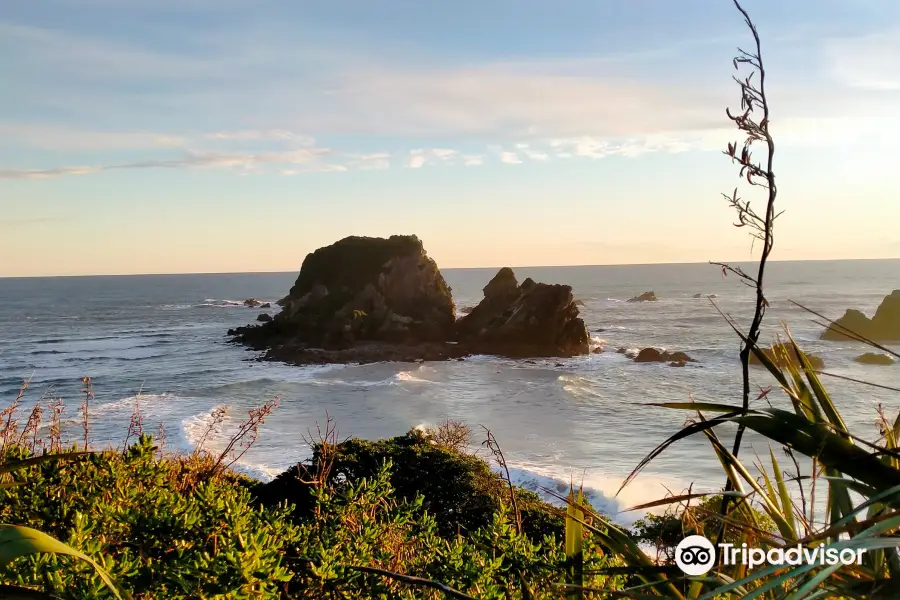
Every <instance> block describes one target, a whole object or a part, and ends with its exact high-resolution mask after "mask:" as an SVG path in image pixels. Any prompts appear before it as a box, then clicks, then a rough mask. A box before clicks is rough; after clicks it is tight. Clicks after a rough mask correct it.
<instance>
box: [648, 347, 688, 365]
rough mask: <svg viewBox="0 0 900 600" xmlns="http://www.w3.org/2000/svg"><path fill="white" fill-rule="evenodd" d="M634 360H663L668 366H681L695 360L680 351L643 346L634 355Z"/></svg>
mask: <svg viewBox="0 0 900 600" xmlns="http://www.w3.org/2000/svg"><path fill="white" fill-rule="evenodd" d="M634 362H639V363H646V362H664V363H669V365H670V366H677V367H683V366H685V364H686V363H689V362H697V361H696V360H694V359H693V358H691V357H690V356H688V355H687V354H685V353H684V352H680V351H676V352H668V351H665V350H659V349H658V348H644V349H643V350H641V351H640V352H638V353H637V355H635V357H634ZM676 363H680V364H676Z"/></svg>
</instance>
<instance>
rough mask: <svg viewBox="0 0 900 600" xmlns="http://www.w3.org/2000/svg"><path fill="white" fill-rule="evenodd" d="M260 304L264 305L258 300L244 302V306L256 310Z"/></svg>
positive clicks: (252, 299)
mask: <svg viewBox="0 0 900 600" xmlns="http://www.w3.org/2000/svg"><path fill="white" fill-rule="evenodd" d="M260 304H262V303H261V302H260V301H259V300H257V299H256V298H247V299H246V300H244V306H247V307H249V308H256V307H258V306H259V305H260Z"/></svg>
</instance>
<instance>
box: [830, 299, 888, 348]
mask: <svg viewBox="0 0 900 600" xmlns="http://www.w3.org/2000/svg"><path fill="white" fill-rule="evenodd" d="M835 323H836V324H837V325H838V326H839V327H835V326H830V327H828V329H826V330H825V331H824V332H823V333H822V339H823V340H848V339H852V338H851V337H850V336H848V335H846V334H845V333H844V331H843V329H842V328H846V329H849V330H850V331H851V332H853V333H855V334H857V335H860V336H862V337H864V338H867V339H869V340H872V341H875V342H895V341H900V290H894V291H893V292H892V293H891V294H890V295H888V296H885V297H884V300H882V301H881V304H880V305H879V306H878V309H877V310H876V311H875V315H874V316H873V317H872V318H871V319H870V318H868V317H867V316H866V315H864V314H863V313H862V312H860V311H858V310H854V309H848V310H847V312H846V313H844V316H843V317H841V318H840V319H838V320H837V321H835Z"/></svg>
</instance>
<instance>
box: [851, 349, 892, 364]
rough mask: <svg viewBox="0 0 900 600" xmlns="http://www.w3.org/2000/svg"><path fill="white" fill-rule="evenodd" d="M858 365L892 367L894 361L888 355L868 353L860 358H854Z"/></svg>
mask: <svg viewBox="0 0 900 600" xmlns="http://www.w3.org/2000/svg"><path fill="white" fill-rule="evenodd" d="M853 360H855V361H856V362H858V363H862V364H864V365H883V366H890V365H892V364H894V362H895V361H894V359H893V358H892V357H891V356H888V355H887V354H878V353H876V352H866V353H865V354H862V355H860V356H857V357H856V358H854V359H853Z"/></svg>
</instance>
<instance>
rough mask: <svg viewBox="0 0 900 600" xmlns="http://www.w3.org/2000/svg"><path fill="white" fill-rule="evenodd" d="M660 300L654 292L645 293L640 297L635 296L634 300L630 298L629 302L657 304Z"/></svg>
mask: <svg viewBox="0 0 900 600" xmlns="http://www.w3.org/2000/svg"><path fill="white" fill-rule="evenodd" d="M657 301H659V298H657V297H656V293H655V292H653V291H649V292H644V293H643V294H641V295H640V296H635V297H634V298H629V299H628V302H657Z"/></svg>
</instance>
